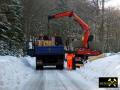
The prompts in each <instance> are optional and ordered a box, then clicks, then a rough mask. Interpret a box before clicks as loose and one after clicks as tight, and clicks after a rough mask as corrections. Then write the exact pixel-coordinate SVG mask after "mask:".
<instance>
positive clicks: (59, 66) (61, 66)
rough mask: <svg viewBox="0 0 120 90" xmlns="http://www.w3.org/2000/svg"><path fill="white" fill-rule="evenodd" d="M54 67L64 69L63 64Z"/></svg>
mask: <svg viewBox="0 0 120 90" xmlns="http://www.w3.org/2000/svg"><path fill="white" fill-rule="evenodd" d="M56 69H59V70H63V69H64V64H59V65H56Z"/></svg>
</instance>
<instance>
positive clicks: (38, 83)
mask: <svg viewBox="0 0 120 90" xmlns="http://www.w3.org/2000/svg"><path fill="white" fill-rule="evenodd" d="M21 90H44V71H37V72H36V73H35V74H34V75H33V76H31V78H30V80H29V81H27V83H26V84H25V85H24V87H23V88H22V89H21Z"/></svg>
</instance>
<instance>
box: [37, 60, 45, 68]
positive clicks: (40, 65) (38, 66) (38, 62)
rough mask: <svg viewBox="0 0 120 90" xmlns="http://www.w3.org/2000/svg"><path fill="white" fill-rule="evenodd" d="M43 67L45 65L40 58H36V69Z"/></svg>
mask: <svg viewBox="0 0 120 90" xmlns="http://www.w3.org/2000/svg"><path fill="white" fill-rule="evenodd" d="M42 69H43V65H42V64H41V63H40V61H39V60H38V59H36V70H42Z"/></svg>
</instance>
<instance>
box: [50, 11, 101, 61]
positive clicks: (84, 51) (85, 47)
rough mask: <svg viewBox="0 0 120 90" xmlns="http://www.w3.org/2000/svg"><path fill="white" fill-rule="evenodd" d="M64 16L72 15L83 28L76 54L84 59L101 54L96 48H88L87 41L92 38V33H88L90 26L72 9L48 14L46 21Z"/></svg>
mask: <svg viewBox="0 0 120 90" xmlns="http://www.w3.org/2000/svg"><path fill="white" fill-rule="evenodd" d="M66 16H68V17H73V19H74V20H75V21H76V22H78V23H79V25H80V26H81V27H82V29H83V30H84V36H83V41H82V42H83V43H82V47H81V48H79V49H78V50H77V52H76V56H78V57H81V58H82V59H84V60H87V59H88V56H97V55H99V54H101V52H99V51H96V50H91V49H90V48H89V41H92V40H93V35H90V27H89V25H88V24H86V23H85V22H84V21H83V20H82V19H81V18H80V17H79V16H78V15H77V14H76V13H74V12H73V11H65V12H62V13H57V14H54V15H49V16H48V21H49V20H51V19H58V18H61V17H66Z"/></svg>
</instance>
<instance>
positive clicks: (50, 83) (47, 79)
mask: <svg viewBox="0 0 120 90" xmlns="http://www.w3.org/2000/svg"><path fill="white" fill-rule="evenodd" d="M35 73H36V74H35V75H34V76H31V78H30V79H29V80H28V81H27V82H26V84H25V85H24V87H23V88H22V90H88V89H89V90H93V88H91V87H88V85H87V84H86V83H83V82H81V80H80V74H79V73H77V72H76V71H67V70H55V69H52V70H51V69H45V70H43V71H36V72H35ZM74 74H75V76H73V75H74ZM77 75H78V76H79V78H78V77H76V76H77ZM86 82H87V81H86Z"/></svg>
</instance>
